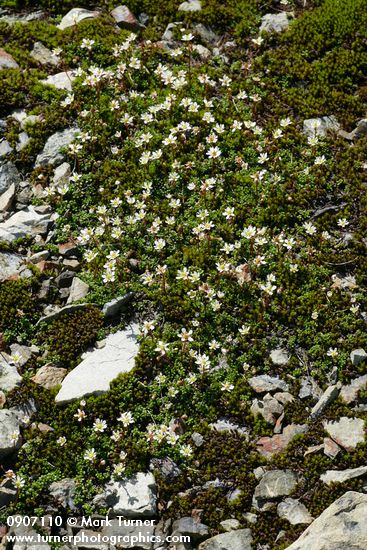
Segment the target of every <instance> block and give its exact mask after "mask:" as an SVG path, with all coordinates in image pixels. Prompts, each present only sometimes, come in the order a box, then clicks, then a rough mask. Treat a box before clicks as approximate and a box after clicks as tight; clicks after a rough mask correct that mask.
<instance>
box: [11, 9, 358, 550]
mask: <svg viewBox="0 0 367 550" xmlns="http://www.w3.org/2000/svg"><path fill="white" fill-rule="evenodd" d="M273 4H274V3H272V2H267V3H266V2H265V3H264V2H263V3H259V2H257V1H255V0H254V1H251V2H250V1H242V2H239V3H229V2H224V3H218V2H208V3H204V2H203V10H202V12H201V13H200V14H199V15H198V16H196V15H195V17H194V15H193V14H189V15H180V16H179V17H178V18H177V13H176V7H177V6H176V3H168V4H166V3H165V4H164V5H163V4H161V3H152V2H144V1H143V2H132V3H131V5H130V4H129V7H130V8H131V9H132V10H133V11H135V12H136V13H139V12H141V11H145V12H146V13H148V14H149V15H150V17H151V18H152V24H151V26H150V25H148V28H147V29H146V30H145V31H143V33H142V35H141V36H139V37H137V36H135V35H133V34H130V33H128V32H127V31H120V32H117V31H116V30H115V27H114V26H113V24H112V20H111V18H110V17H109V16H108V14H107V13H104V14H103V15H102V17H101V18H99V19H98V20H92V21H86V22H83V23H81V24H79V25H78V26H75V27H72V28H69V29H66V30H64V31H60V30H59V29H58V28H57V27H56V25H55V24H54V23H57V21H58V16H59V15H61V14H62V13H65V12H66V11H68V9H70V7H73V6H72V5H71V4H70V3H68V2H65V3H62V6H61V5H60V3H57V5H56V4H55V3H53V2H48V1H46V2H41V3H39V4H37V7H42V8H44V9H46V10H49V12H50V13H51V15H52V17H54V19H53V20H51V21H49V20H45V21H41V22H32V23H29V24H23V23H22V24H15V25H8V24H5V23H0V36H1V37H2V39H3V42H4V45H5V49H8V51H9V52H11V53H12V55H13V56H14V58H15V59H16V60H17V62H18V63H19V65H20V66H21V68H22V71H19V70H9V71H2V72H1V74H0V79H1V81H0V105H1V109H2V111H1V115H2V116H5V115H9V114H11V112H12V111H13V110H14V109H15V108H26V109H27V112H30V113H34V114H41V115H42V117H43V118H42V121H41V123H40V124H38V125H37V126H34V127H33V128H30V129H29V134H30V136H31V138H32V139H31V141H30V143H29V144H28V145H27V146H26V148H25V149H23V151H22V152H21V154H20V155H17V156H16V155H14V157H13V160H14V161H15V162H16V163H17V165H18V166H19V167H20V168H22V170H23V171H25V172H27V173H28V174H29V177H30V178H31V180H33V181H38V182H42V185H43V187H44V197H43V199H42V200H43V202H47V203H49V204H50V205H51V206H52V208H53V210H55V211H56V212H57V213H58V214H59V218H58V220H57V223H56V232H55V235H54V237H53V245H56V244H57V243H62V242H65V241H67V240H71V241H73V242H75V243H77V245H78V246H79V248H80V252H81V254H82V257H83V261H82V268H81V272H80V273H79V274H78V275H79V276H80V277H81V278H82V279H83V280H85V281H86V282H87V283H88V284H89V286H90V289H91V292H90V294H89V295H88V300H89V301H90V303H91V304H97V305H102V304H103V303H104V302H105V301H107V300H109V299H111V298H114V297H116V296H121V295H122V294H125V293H126V292H127V291H129V292H130V291H131V292H134V293H135V297H136V298H135V301H134V304H133V311H131V314H135V315H136V316H137V317H138V318H139V320H141V339H140V340H141V341H140V352H139V355H138V357H137V360H136V367H135V369H134V371H133V372H132V373H129V374H126V375H122V376H120V377H119V378H118V379H117V380H116V381H115V382H114V383H113V384H112V387H111V390H110V392H108V393H107V394H105V395H102V396H98V397H91V398H87V399H85V401H84V402H82V403H79V402H78V403H72V404H70V405H67V406H63V407H60V406H56V405H55V402H54V398H55V394H56V390H52V391H49V390H42V389H39V388H37V387H36V386H35V385H34V384H33V383H32V381H31V380H30V379H31V376H32V375H33V374H34V372H35V370H36V368H38V367H39V366H40V363H42V360H41V362H38V363H37V364H34V363H32V364H29V365H26V366H25V367H24V371H23V373H22V374H24V384H23V386H22V387H21V388H19V389H17V390H15V391H14V392H13V393H12V394H9V395H8V396H7V400H8V403H9V406H11V405H15V404H19V403H20V402H22V401H24V399H26V398H28V397H30V396H33V397H34V398H35V399H36V401H37V404H38V412H37V421H38V422H42V423H45V424H48V425H50V426H51V427H52V429H53V430H52V431H48V432H47V433H42V434H40V433H39V431H37V428H36V427H35V425H33V424H31V425H30V426H29V427H28V428H27V429H25V431H24V439H25V441H26V442H27V444H26V446H25V447H23V448H22V450H21V451H20V452H19V453H18V456H17V460H16V464H15V467H14V469H15V471H16V474H17V476H18V479H19V480H21V483H20V487H19V494H18V498H17V500H16V502H15V503H14V504H12V505H11V507H10V508H9V509H8V510H7V511H6V515H8V514H9V513H14V512H20V513H29V512H32V513H34V512H36V513H40V514H42V513H44V512H45V511H46V510H47V505H48V495H47V488H48V486H49V484H50V482H51V481H55V480H60V479H62V478H65V477H73V478H74V479H76V481H77V484H78V487H77V496H76V503H77V504H78V505H80V507H81V509H82V510H83V511H84V512H85V513H88V512H91V511H92V510H93V506H92V505H91V500H92V498H93V496H95V494H96V493H98V491H99V490H100V488H101V486H102V484H103V483H104V482H107V481H108V480H109V479H110V478H111V476H113V477H115V478H116V479H119V478H121V477H123V476H126V475H129V474H131V473H134V472H136V471H146V470H147V469H148V466H149V461H150V459H151V458H152V457H156V458H157V457H158V458H164V457H166V456H168V457H170V458H171V459H172V460H174V461H175V462H176V463H177V465H178V466H179V467H180V469H181V470H182V476H180V478H179V479H178V480H177V481H175V482H172V481H169V482H168V481H167V480H164V479H163V478H159V477H158V478H157V479H158V483H159V498H160V508H161V510H162V515H163V516H164V517H179V516H182V515H183V516H185V515H191V511H192V510H193V509H203V510H204V514H203V516H202V521H203V522H204V523H206V524H207V525H209V526H210V527H211V528H212V529H213V530H214V531H215V530H218V526H219V522H220V521H221V520H223V519H226V518H228V517H235V518H237V519H238V520H239V521H240V522H241V525H243V526H247V522H246V520H245V519H244V518H243V513H244V512H248V511H250V509H251V505H252V504H251V503H252V494H253V491H254V488H255V486H256V483H257V482H256V479H255V476H254V474H253V470H254V468H256V467H258V466H261V465H265V466H268V467H270V468H296V469H297V471H299V472H300V473H301V474H302V476H303V478H302V479H303V480H302V483H301V484H300V486H299V490H298V494H297V495H296V496H298V497H300V498H301V499H303V500H302V501H303V502H304V503H305V504H306V505H307V506H308V508H309V510H310V512H311V513H312V514H313V515H314V516H317V515H318V514H319V513H320V512H321V511H322V509H324V508H325V507H326V506H327V505H328V504H330V503H331V502H332V501H333V500H335V498H337V497H338V496H340V494H343V492H344V491H345V490H346V489H351V488H354V487H356V488H360V485H361V483H360V482H359V481H354V482H353V483H349V484H347V486H345V485H339V486H336V487H334V486H332V487H331V488H330V487H325V486H324V485H323V484H322V483H321V482H320V481H319V476H320V473H322V472H323V471H325V470H326V469H329V468H337V469H343V468H351V467H356V466H359V465H361V464H363V463H364V461H365V454H366V445H364V444H360V445H359V446H358V447H357V449H356V450H355V451H354V452H351V453H347V452H344V451H343V452H341V453H340V455H338V457H337V458H336V459H334V460H331V459H330V458H328V457H326V456H324V455H323V454H320V453H318V454H311V455H308V456H306V457H305V456H304V452H305V450H306V449H307V448H308V447H309V446H312V445H317V444H318V443H320V441H321V440H322V438H323V437H324V435H325V434H324V431H323V427H322V424H321V422H316V423H312V425H311V426H310V429H309V431H308V433H307V434H305V435H302V436H299V437H298V438H296V439H295V440H294V441H293V442H292V443H291V444H290V446H289V447H288V449H287V450H286V451H285V452H284V453H282V454H280V455H278V456H276V457H275V458H273V460H272V461H269V462H267V461H266V460H265V459H264V458H263V457H261V456H260V454H259V453H258V451H257V450H256V445H255V444H254V442H255V441H256V439H257V438H258V437H260V436H265V435H271V434H272V429H271V428H270V427H269V425H267V424H266V423H265V421H263V420H262V419H259V418H254V417H253V415H252V413H251V411H250V406H251V402H252V400H253V398H254V396H255V394H254V392H253V391H252V390H251V388H250V387H249V385H248V383H247V380H248V378H249V377H250V376H252V375H254V374H272V375H277V376H280V377H281V378H283V379H284V380H286V381H287V382H288V383H289V384H290V385H291V388H292V390H291V391H292V393H294V395H296V393H295V391H296V389H298V387H299V379H300V378H301V377H302V376H305V375H312V376H313V377H315V378H316V379H317V380H318V381H319V383H320V384H321V385H323V386H324V387H325V384H327V380H328V375H329V373H330V371H331V370H332V369H333V367H336V368H337V372H338V377H339V379H340V380H341V381H343V382H345V381H348V380H349V379H350V378H352V377H355V376H356V375H358V374H363V372H364V367H363V364H362V365H360V366H359V367H353V366H352V364H351V361H350V358H349V356H350V352H351V350H353V349H355V348H363V347H366V345H367V341H366V340H367V337H366V331H365V319H366V318H365V313H364V312H365V309H366V294H365V284H366V256H365V240H364V239H365V232H366V216H365V206H366V204H365V180H366V138H363V139H361V140H359V141H358V142H356V143H355V144H353V145H352V146H351V145H350V144H349V143H348V142H346V141H345V140H343V139H342V138H339V137H336V136H332V135H331V136H329V137H328V138H325V139H322V138H307V137H306V136H305V135H304V134H303V133H302V132H301V122H302V119H303V118H305V117H309V116H324V115H330V114H336V115H337V117H338V119H339V120H340V122H342V123H343V124H345V127H346V128H348V129H350V128H352V127H354V125H355V123H356V121H357V120H358V117H360V116H362V115H363V114H364V113H365V108H366V97H367V96H366V94H365V93H364V89H363V86H364V80H363V79H364V76H363V73H364V71H365V68H366V57H365V51H364V49H363V44H364V42H365V40H366V36H365V33H366V30H365V29H366V28H367V27H366V25H365V16H366V13H365V10H364V9H363V2H359V1H351V2H338V1H337V2H330V1H328V0H325V1H320V2H314V3H312V4H311V3H310V5H309V6H308V9H305V8H304V6H303V2H302V3H300V4H299V5H298V4H297V3H294V5H293V4H290V5H289V6H288V8H287V9H289V10H290V9H292V11H294V14H295V16H296V20H295V21H294V22H292V24H291V25H290V27H289V30H288V31H286V32H284V33H283V34H281V35H276V36H273V35H268V34H264V35H262V37H263V41H261V40H260V41H259V40H258V26H259V22H260V18H261V15H262V14H263V13H264V11H268V10H271V9H273V8H274V5H273ZM81 5H82V4H80V6H81ZM16 7H17V8H23V7H30V4H29V3H26V4H24V3H23V4H17V5H16ZM33 7H34V4H33ZM88 7H90V6H89V3H88ZM103 8H104V9H105V8H107V6H103ZM105 11H106V12H107V11H108V10H107V9H105ZM59 19H60V17H59ZM176 20H179V21H180V20H182V25H181V24H180V25H178V27H177V29H176V31H175V32H176V33H177V44H176V47H175V48H173V49H171V50H167V49H163V48H162V47H160V46H159V44H157V43H156V40H157V39H158V38H159V37H160V35H161V34H162V31H163V30H164V28H165V25H166V23H168V22H170V21H176ZM193 21H194V22H202V23H204V24H210V25H212V27H213V29H214V30H215V31H216V32H218V33H224V32H225V33H227V34H226V38H228V39H229V38H231V37H232V38H233V37H234V38H235V39H236V41H237V46H236V47H235V48H233V47H230V48H228V50H225V57H224V58H223V56H221V55H213V56H210V58H209V59H208V60H204V59H203V58H202V57H201V56H200V52H199V51H198V50H197V48H196V44H197V43H198V38H197V37H195V36H194V34H192V33H191V23H192V22H193ZM356 30H357V31H358V32H356ZM36 40H39V41H42V42H43V43H44V44H45V45H46V46H47V47H49V48H51V49H52V48H56V47H58V48H60V49H61V50H62V51H61V52H60V53H59V55H60V56H61V58H62V60H63V61H62V64H63V65H62V68H63V69H66V70H71V69H77V71H78V72H77V78H76V80H75V81H74V83H73V91H72V93H67V92H64V91H59V90H55V89H52V88H49V87H45V86H43V85H42V84H40V82H39V80H40V79H41V78H44V77H45V76H46V75H47V72H50V71H45V69H44V68H42V67H40V66H39V65H37V63H36V62H35V61H34V60H32V58H31V57H30V56H29V50H30V48H31V46H32V44H33V43H34V41H36ZM346 52H347V53H348V55H347V54H346ZM351 67H352V69H351ZM72 121H77V124H78V126H79V128H80V129H81V133H80V135H79V138H77V140H76V141H75V143H74V144H72V145H71V146H70V148H69V150H68V160H69V162H70V164H71V166H72V168H73V174H72V177H71V179H70V182H69V183H68V184H66V185H65V186H62V187H55V186H54V185H53V183H52V171H51V170H50V169H48V168H46V169H43V168H38V169H37V170H32V168H33V163H34V160H35V157H36V155H37V154H38V153H39V151H40V150H41V148H42V145H43V143H44V142H45V140H46V138H47V137H48V136H49V135H50V134H52V133H53V132H54V131H57V130H58V129H60V128H65V127H67V126H68V125H70V124H71V122H72ZM16 130H17V129H16V128H15V132H16ZM13 132H14V126H12V123H11V122H8V126H7V134H6V135H7V137H8V139H9V140H10V141H11V138H12V135H13ZM14 135H15V134H14ZM330 205H331V206H333V207H334V208H333V209H332V210H327V211H326V212H325V213H324V214H322V215H318V214H317V212H319V211H320V209H322V208H324V207H327V206H330ZM34 250H37V248H36V247H34ZM44 276H45V275H44V274H42V273H38V274H36V277H35V278H36V279H37V278H38V280H39V281H40V280H42V278H43V277H44ZM39 281H38V283H37V281H36V282H34V281H33V280H32V281H30V282H29V283H19V282H6V283H2V284H1V287H0V296H3V297H4V299H0V330H1V331H2V332H3V333H4V336H5V345H7V344H10V343H12V342H14V341H16V340H17V339H18V341H21V342H22V343H31V342H34V343H35V344H37V345H39V346H41V348H42V350H43V351H47V352H48V356H47V357H45V361H44V362H46V361H49V360H50V358H51V359H52V360H54V361H55V362H57V363H58V364H60V365H61V366H63V367H66V368H68V369H71V368H73V367H74V366H75V365H76V364H77V363H78V361H79V358H80V354H81V353H82V352H83V351H85V349H86V348H87V346H88V345H90V344H92V343H94V342H95V341H96V339H97V337H98V336H101V334H102V332H101V329H102V320H101V316H100V315H99V312H98V310H97V309H96V308H95V306H91V307H90V309H89V310H87V311H86V312H85V313H83V314H72V315H70V316H66V317H62V318H61V319H60V320H58V321H55V322H53V323H52V324H50V325H47V326H44V325H42V324H41V325H40V327H39V328H37V327H35V321H36V320H37V319H38V318H39V317H40V316H41V311H40V310H41V308H40V307H38V304H37V298H36V291H37V289H38V287H37V284H39ZM32 285H33V286H32ZM31 292H33V293H34V294H33V300H32V294H31ZM19 311H21V312H22V313H21V314H20V313H19ZM122 326H123V323H122ZM104 328H105V330H106V331H107V330H108V329H107V328H106V327H104ZM117 328H119V327H115V328H114V330H115V329H117ZM279 347H282V348H286V349H287V350H288V351H289V353H290V356H291V359H290V361H289V362H288V363H287V364H286V365H284V366H275V365H274V364H273V363H272V361H271V360H270V357H269V354H270V351H271V350H272V349H275V348H279ZM306 406H308V407H311V406H312V404H311V403H310V402H307V403H306ZM325 414H326V418H330V419H332V418H339V417H340V416H349V415H350V414H354V413H353V412H352V413H351V411H350V410H349V409H348V408H347V407H345V405H343V403H342V402H341V401H337V402H336V404H334V405H333V406H332V407H331V408H329V409H328V411H327V412H326V413H325ZM358 414H359V416H360V417H361V418H363V419H365V413H358ZM220 417H226V418H229V419H231V420H232V421H233V422H236V423H238V424H239V425H241V426H245V427H246V428H247V429H248V430H249V433H250V441H248V440H247V438H245V437H243V436H240V435H238V434H236V433H232V432H231V433H227V434H221V433H216V432H215V431H213V430H211V429H210V427H209V424H210V423H212V422H215V421H216V420H217V419H218V418H220ZM172 419H180V422H183V423H184V426H185V428H184V429H183V430H182V432H183V433H182V434H181V435H178V434H177V433H175V432H174V431H172V430H171V429H170V427H169V425H170V422H171V420H172ZM307 419H308V412H307V410H306V408H305V406H304V404H299V403H298V404H297V405H296V404H294V405H290V406H289V407H288V408H287V409H286V422H287V423H291V422H297V423H300V424H301V423H303V422H307V421H308V420H307ZM195 431H196V432H200V433H202V434H203V436H204V439H205V445H204V446H203V447H201V448H196V447H195V445H194V444H193V442H192V439H191V435H192V433H193V432H195ZM216 478H218V479H219V480H220V481H221V482H223V483H225V484H226V485H225V486H226V488H227V489H228V488H232V487H233V488H239V489H241V490H242V494H241V496H240V497H239V498H238V499H237V500H235V501H233V502H229V501H228V500H227V498H226V493H225V492H224V491H223V489H221V488H216V487H212V488H209V489H200V491H198V492H197V493H196V494H195V496H192V494H191V493H187V495H186V496H185V494H184V493H185V491H188V490H189V489H190V487H192V486H199V487H202V486H203V485H204V484H205V483H206V482H209V481H211V480H214V479H216ZM168 502H171V505H170V507H169V508H168V509H166V507H167V504H168ZM251 528H252V529H253V534H254V537H255V542H257V543H259V544H265V543H267V544H269V545H270V547H271V548H282V547H285V545H286V544H289V543H290V542H291V541H292V540H294V539H295V538H296V537H297V536H298V534H300V532H301V531H302V530H303V529H302V528H299V527H297V528H294V527H290V525H289V523H288V522H286V521H285V520H279V518H277V517H276V516H275V515H274V512H269V513H264V514H261V517H260V519H259V522H258V523H257V524H256V525H254V526H251ZM281 529H284V530H285V531H286V534H285V538H283V539H281V540H280V541H279V542H278V543H275V539H276V537H277V534H278V532H279V531H280V530H281Z"/></svg>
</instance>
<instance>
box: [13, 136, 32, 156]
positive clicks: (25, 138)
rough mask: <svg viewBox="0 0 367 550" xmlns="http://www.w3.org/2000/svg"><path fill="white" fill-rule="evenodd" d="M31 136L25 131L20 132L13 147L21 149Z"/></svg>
mask: <svg viewBox="0 0 367 550" xmlns="http://www.w3.org/2000/svg"><path fill="white" fill-rule="evenodd" d="M30 140H31V138H30V137H29V135H28V134H27V132H20V134H19V135H18V142H17V144H16V147H15V149H16V150H17V151H18V153H19V151H22V150H23V149H24V147H25V146H26V145H28V143H29V142H30Z"/></svg>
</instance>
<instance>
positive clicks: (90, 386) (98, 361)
mask: <svg viewBox="0 0 367 550" xmlns="http://www.w3.org/2000/svg"><path fill="white" fill-rule="evenodd" d="M137 335H138V326H137V325H135V324H132V325H131V326H129V327H128V328H127V329H125V330H120V331H118V332H116V333H115V334H110V335H109V336H108V337H107V338H106V341H105V346H104V347H103V348H100V349H98V348H94V349H93V350H92V351H90V352H87V353H85V354H84V355H83V356H82V358H83V360H82V362H81V363H79V365H78V366H77V367H76V368H75V369H73V370H72V371H70V372H69V374H68V375H67V376H66V377H65V378H64V380H63V382H62V385H61V389H60V391H59V393H58V394H57V396H56V403H58V404H62V403H69V402H70V401H74V400H75V399H81V398H82V397H85V396H87V395H100V394H102V393H105V392H107V391H108V390H109V389H110V383H111V382H112V380H114V379H115V378H116V377H117V376H118V375H119V374H121V373H124V372H129V371H131V370H132V369H133V368H134V364H135V356H136V355H137V353H138V351H139V346H138V343H137Z"/></svg>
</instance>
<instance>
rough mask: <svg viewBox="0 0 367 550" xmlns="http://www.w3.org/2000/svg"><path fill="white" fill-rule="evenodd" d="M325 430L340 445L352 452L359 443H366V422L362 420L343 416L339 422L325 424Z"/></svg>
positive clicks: (326, 422)
mask: <svg viewBox="0 0 367 550" xmlns="http://www.w3.org/2000/svg"><path fill="white" fill-rule="evenodd" d="M324 428H325V430H326V431H327V433H328V434H329V435H330V437H331V438H332V439H333V440H334V441H336V443H337V444H338V445H340V446H341V447H344V449H346V450H347V451H352V450H353V449H355V448H356V446H357V445H358V443H363V442H364V422H363V419H362V418H348V417H346V416H343V417H342V418H339V420H330V421H325V422H324Z"/></svg>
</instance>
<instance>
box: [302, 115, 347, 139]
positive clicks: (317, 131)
mask: <svg viewBox="0 0 367 550" xmlns="http://www.w3.org/2000/svg"><path fill="white" fill-rule="evenodd" d="M339 128H340V125H339V123H338V121H337V120H336V118H335V116H324V117H321V118H308V119H306V120H304V121H303V133H304V134H305V135H306V136H308V137H325V136H326V135H327V133H328V131H329V130H332V131H338V130H339Z"/></svg>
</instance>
